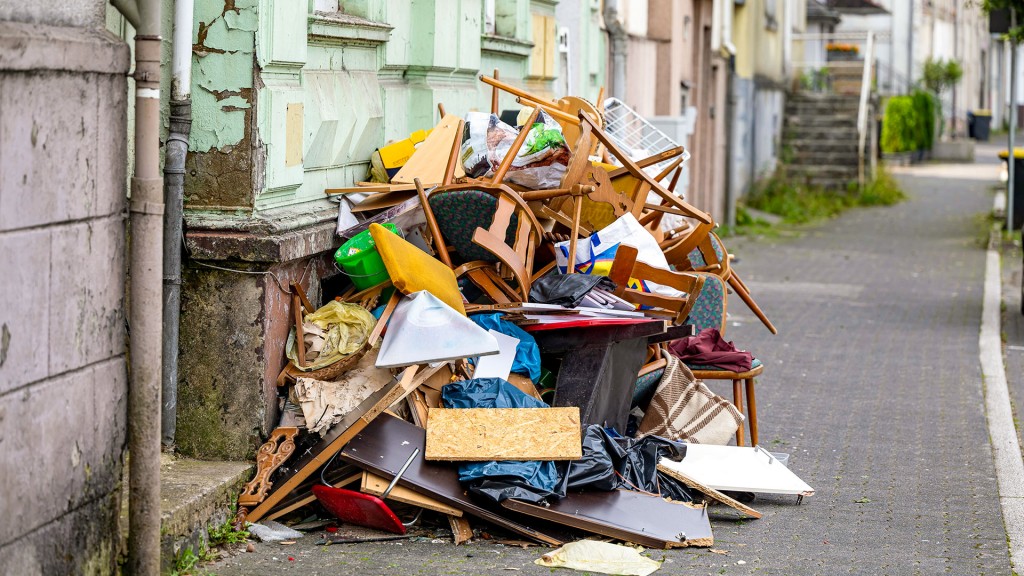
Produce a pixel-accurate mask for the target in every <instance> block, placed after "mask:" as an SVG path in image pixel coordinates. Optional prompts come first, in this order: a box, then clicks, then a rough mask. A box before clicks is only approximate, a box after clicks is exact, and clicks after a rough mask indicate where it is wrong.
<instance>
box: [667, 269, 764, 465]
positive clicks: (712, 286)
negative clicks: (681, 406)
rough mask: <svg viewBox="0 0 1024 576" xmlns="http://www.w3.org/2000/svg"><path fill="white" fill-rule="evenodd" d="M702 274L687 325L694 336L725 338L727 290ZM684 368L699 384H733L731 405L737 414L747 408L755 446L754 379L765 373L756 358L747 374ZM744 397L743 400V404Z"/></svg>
mask: <svg viewBox="0 0 1024 576" xmlns="http://www.w3.org/2000/svg"><path fill="white" fill-rule="evenodd" d="M703 274H706V275H707V278H706V279H705V281H704V289H703V290H702V291H701V297H700V298H699V299H698V301H697V302H695V303H694V306H693V309H692V310H691V311H690V316H689V317H688V318H687V323H689V324H692V325H693V327H694V328H695V329H696V330H697V332H700V331H701V330H704V329H705V328H717V329H718V331H719V332H720V333H722V334H725V327H726V322H725V319H726V314H725V313H726V309H727V303H728V290H726V287H725V281H724V280H722V278H721V277H719V276H717V275H713V274H710V273H706V272H705V273H703ZM686 366H687V367H688V368H689V369H690V371H691V372H693V376H694V377H695V378H697V379H698V380H731V381H732V397H733V404H735V405H736V409H737V410H739V411H740V412H744V404H746V414H747V426H749V428H750V441H751V444H752V445H754V446H756V445H757V440H758V436H757V398H756V396H755V391H754V379H755V378H757V377H758V376H760V375H761V373H762V372H764V364H763V363H762V362H761V361H760V360H758V359H757V358H754V359H753V362H752V363H751V368H750V370H747V371H746V372H733V371H731V370H722V369H720V368H717V367H715V366H705V365H699V364H690V363H687V364H686ZM744 396H746V402H745V403H744ZM743 440H744V434H743V426H740V427H739V428H738V429H737V430H736V445H737V446H743V445H744V441H743Z"/></svg>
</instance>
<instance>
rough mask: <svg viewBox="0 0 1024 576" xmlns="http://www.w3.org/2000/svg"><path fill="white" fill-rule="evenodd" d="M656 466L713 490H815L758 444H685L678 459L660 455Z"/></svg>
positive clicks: (803, 492)
mask: <svg viewBox="0 0 1024 576" xmlns="http://www.w3.org/2000/svg"><path fill="white" fill-rule="evenodd" d="M658 467H659V468H662V469H668V470H674V471H677V472H681V473H683V474H685V475H686V476H688V477H690V478H692V479H694V480H696V481H697V482H700V483H701V484H703V485H705V486H708V487H710V488H714V489H715V490H729V491H734V492H757V493H763V494H796V495H800V496H811V495H813V494H814V488H811V487H810V486H808V485H807V483H806V482H804V481H803V480H801V479H800V478H799V477H798V476H797V475H796V474H794V473H793V472H792V471H791V470H790V469H789V468H786V467H785V466H783V465H782V463H781V462H779V461H778V460H776V459H775V457H774V456H772V455H771V453H769V452H768V451H767V450H765V449H764V448H761V447H753V448H750V447H747V446H711V445H705V444H687V445H686V457H685V458H683V460H682V461H681V462H673V461H671V460H668V459H665V458H662V459H661V461H660V462H659V463H658Z"/></svg>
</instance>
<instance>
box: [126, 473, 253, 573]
mask: <svg viewBox="0 0 1024 576" xmlns="http://www.w3.org/2000/svg"><path fill="white" fill-rule="evenodd" d="M124 469H125V474H124V482H123V483H122V486H123V491H122V494H121V539H122V542H121V546H122V551H124V552H127V550H128V543H127V542H128V485H129V482H130V481H131V479H130V478H129V477H128V466H125V468H124ZM252 473H253V463H252V462H234V461H208V460H191V459H188V458H177V457H175V456H172V455H170V454H162V455H161V456H160V534H161V554H160V556H161V563H162V564H163V566H164V568H165V569H167V570H166V571H169V568H170V567H171V566H173V563H174V560H175V558H177V556H178V555H179V554H181V553H182V552H183V551H184V550H185V548H188V547H191V548H192V550H193V552H196V553H197V554H198V551H199V550H200V549H201V548H202V547H203V546H205V545H206V543H207V542H208V541H209V534H208V528H209V527H210V526H213V527H217V526H220V525H222V524H224V522H225V521H226V520H228V519H229V518H233V517H234V516H233V509H234V506H235V504H236V502H237V501H238V494H239V492H241V490H242V487H243V486H245V484H246V482H248V481H249V480H250V479H252Z"/></svg>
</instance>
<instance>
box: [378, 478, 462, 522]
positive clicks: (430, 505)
mask: <svg viewBox="0 0 1024 576" xmlns="http://www.w3.org/2000/svg"><path fill="white" fill-rule="evenodd" d="M390 483H391V482H390V481H388V480H385V479H383V478H381V477H380V476H377V475H376V474H373V473H371V472H367V471H365V470H363V477H362V483H361V484H360V485H359V491H360V492H363V493H364V494H373V495H374V496H378V497H379V496H383V495H384V491H385V490H387V489H388V484H390ZM388 500H394V501H395V502H401V503H403V504H411V505H413V506H419V507H420V508H426V509H427V510H433V511H434V512H440V513H442V514H447V515H448V516H460V517H461V516H462V510H459V509H458V508H454V507H452V506H448V505H447V504H445V503H443V502H438V501H437V500H434V499H433V498H431V497H429V496H423V495H422V494H417V493H416V492H413V491H412V490H409V489H408V488H406V487H405V486H395V487H394V488H392V490H391V493H390V494H388Z"/></svg>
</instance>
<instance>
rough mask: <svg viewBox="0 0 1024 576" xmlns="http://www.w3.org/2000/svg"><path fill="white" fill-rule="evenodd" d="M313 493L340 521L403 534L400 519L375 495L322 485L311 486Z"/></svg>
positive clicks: (403, 530)
mask: <svg viewBox="0 0 1024 576" xmlns="http://www.w3.org/2000/svg"><path fill="white" fill-rule="evenodd" d="M313 495H314V496H316V499H317V500H319V501H320V503H321V504H323V506H324V508H326V509H327V511H328V512H330V513H331V514H333V515H334V516H335V517H336V518H337V519H338V520H341V521H342V522H345V523H348V524H355V525H356V526H365V527H367V528H376V529H377V530H384V531H385V532H392V533H394V534H405V526H403V525H402V521H401V520H399V519H398V516H395V513H394V512H392V511H391V509H390V508H388V505H387V504H385V503H384V501H383V500H381V499H380V498H377V497H376V496H371V495H369V494H363V493H362V492H356V491H354V490H346V489H344V488H333V487H331V486H322V485H317V486H313Z"/></svg>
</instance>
